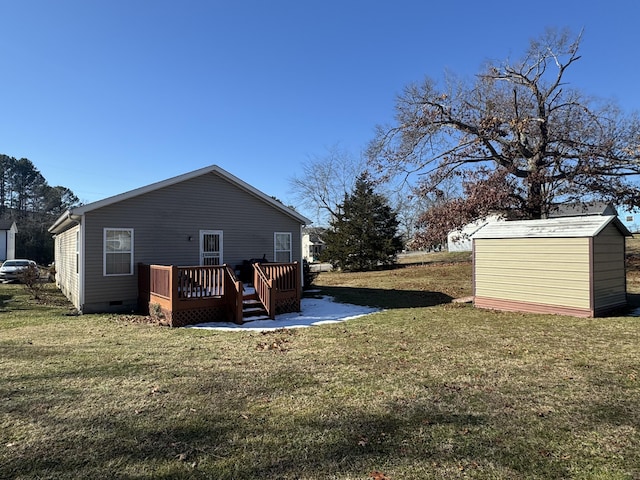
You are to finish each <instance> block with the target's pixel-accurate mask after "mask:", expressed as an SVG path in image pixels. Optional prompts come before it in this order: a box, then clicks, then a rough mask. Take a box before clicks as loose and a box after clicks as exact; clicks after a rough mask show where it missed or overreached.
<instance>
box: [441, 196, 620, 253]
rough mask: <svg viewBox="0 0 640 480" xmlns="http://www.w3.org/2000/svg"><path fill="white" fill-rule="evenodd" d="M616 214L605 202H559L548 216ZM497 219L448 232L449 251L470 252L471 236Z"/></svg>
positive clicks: (493, 216) (488, 218) (491, 217)
mask: <svg viewBox="0 0 640 480" xmlns="http://www.w3.org/2000/svg"><path fill="white" fill-rule="evenodd" d="M617 214H618V212H617V211H616V208H615V207H614V206H613V205H611V204H610V203H606V202H584V203H569V204H566V203H560V204H557V205H554V206H553V207H552V208H551V212H550V213H549V218H561V217H576V216H587V215H617ZM498 220H504V218H503V217H502V216H500V215H490V216H488V217H486V218H482V219H479V220H476V221H475V222H471V223H469V224H467V225H465V226H464V227H463V228H461V229H460V230H454V231H452V232H449V234H448V236H447V246H448V250H449V251H450V252H470V251H471V237H472V236H473V235H474V234H475V233H476V232H477V231H479V230H480V229H481V228H482V227H484V226H485V225H487V224H488V223H489V222H495V221H498ZM623 223H624V222H623Z"/></svg>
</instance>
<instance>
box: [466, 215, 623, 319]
mask: <svg viewBox="0 0 640 480" xmlns="http://www.w3.org/2000/svg"><path fill="white" fill-rule="evenodd" d="M630 235H631V234H630V233H629V231H628V230H627V229H626V228H625V226H624V225H623V224H622V222H621V221H620V220H619V219H618V217H617V216H615V215H585V216H576V217H560V218H550V219H544V220H519V221H505V222H493V223H489V224H487V225H486V226H484V227H483V228H481V229H480V230H479V231H478V232H477V233H476V234H475V235H474V236H473V290H474V304H475V306H476V307H481V308H489V309H495V310H512V311H524V312H537V313H557V314H565V315H574V316H583V317H594V316H599V315H604V314H605V313H607V312H610V311H612V310H615V309H617V308H620V307H623V306H625V305H626V303H627V298H626V271H625V268H626V267H625V239H626V237H628V236H630Z"/></svg>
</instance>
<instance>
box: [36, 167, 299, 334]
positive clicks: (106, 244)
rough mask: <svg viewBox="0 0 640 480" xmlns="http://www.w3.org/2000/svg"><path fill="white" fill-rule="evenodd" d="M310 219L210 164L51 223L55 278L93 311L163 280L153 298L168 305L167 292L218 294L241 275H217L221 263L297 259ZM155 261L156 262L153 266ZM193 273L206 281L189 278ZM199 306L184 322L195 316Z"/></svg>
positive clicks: (127, 305) (128, 304)
mask: <svg viewBox="0 0 640 480" xmlns="http://www.w3.org/2000/svg"><path fill="white" fill-rule="evenodd" d="M309 223H311V222H310V220H308V219H307V218H305V217H304V216H302V215H300V214H299V213H297V212H296V211H294V210H293V209H291V208H288V207H287V206H285V205H284V204H282V203H281V202H279V201H277V200H275V199H273V198H272V197H270V196H268V195H266V194H264V193H262V192H260V191H259V190H257V189H256V188H254V187H252V186H251V185H249V184H247V183H245V182H244V181H242V180H240V179H239V178H237V177H235V176H233V175H232V174H230V173H229V172H227V171H225V170H223V169H222V168H220V167H219V166H217V165H212V166H209V167H205V168H201V169H199V170H195V171H193V172H190V173H186V174H183V175H180V176H177V177H173V178H169V179H167V180H164V181H160V182H157V183H153V184H150V185H147V186H144V187H141V188H138V189H135V190H131V191H129V192H125V193H122V194H120V195H115V196H113V197H109V198H106V199H104V200H100V201H97V202H94V203H90V204H87V205H83V206H80V207H76V208H72V209H70V210H68V211H67V212H65V213H64V214H63V215H61V216H60V217H59V218H58V219H57V220H56V222H55V223H54V224H53V225H52V226H51V227H50V228H49V232H50V233H51V234H53V235H54V244H55V245H54V248H55V251H54V257H55V269H56V283H57V285H58V286H59V288H60V289H61V290H62V292H63V293H64V294H65V295H66V296H67V298H69V300H70V301H71V302H72V303H73V305H74V306H75V307H76V309H77V310H78V311H80V312H82V313H96V312H122V311H132V310H135V309H137V308H138V307H139V301H140V298H141V295H147V296H148V295H149V292H151V293H152V294H153V293H154V289H156V290H157V291H156V293H158V292H161V290H162V289H166V291H165V292H164V293H159V296H158V297H157V298H158V299H157V300H155V301H157V302H158V304H159V305H160V307H162V308H165V307H164V306H163V305H164V304H163V303H162V299H163V298H165V297H167V298H168V297H171V295H173V296H174V297H177V296H180V297H182V300H185V299H186V297H187V296H189V297H197V296H198V297H199V296H203V295H204V296H212V297H216V298H217V297H221V296H222V295H223V290H224V291H225V292H226V291H227V290H230V289H231V287H229V285H232V286H233V285H237V279H234V282H233V283H231V284H227V283H225V284H224V285H223V284H220V285H213V284H212V283H211V282H215V281H217V280H215V278H217V277H216V275H219V274H220V271H222V270H221V269H222V267H223V266H224V267H225V268H226V270H225V271H226V272H228V273H229V274H230V275H232V276H233V271H234V269H236V267H237V266H239V265H242V264H243V263H246V262H247V261H251V260H253V259H260V262H276V263H295V262H298V263H299V262H301V261H302V249H301V245H302V242H301V236H302V228H303V227H304V226H305V225H306V224H309ZM149 266H151V267H153V266H158V269H159V270H157V271H155V270H153V268H152V270H151V272H150V271H149ZM178 266H191V267H194V266H199V267H201V268H200V269H198V268H190V269H182V270H178ZM205 267H206V268H205ZM214 267H215V268H214ZM227 267H228V268H227ZM214 270H215V271H214ZM301 270H302V269H298V270H296V271H300V272H301ZM154 272H155V273H154ZM158 272H160V273H158ZM223 274H225V273H224V272H222V274H220V275H223ZM163 275H166V276H165V277H163ZM300 276H302V273H300ZM187 277H188V278H187ZM196 277H197V279H198V282H199V287H198V288H199V289H200V290H195V288H196V287H193V284H195V283H196V282H195V280H194V279H196ZM220 278H222V277H220ZM185 279H186V280H185ZM187 280H189V284H187V283H185V282H186V281H187ZM220 281H221V280H220ZM140 282H142V283H140ZM149 282H151V285H150V283H149ZM163 282H164V283H163ZM167 282H168V283H167ZM179 282H183V283H179ZM204 283H206V284H207V287H206V288H205V287H204V286H203V285H204ZM225 285H226V286H225ZM223 287H224V288H223ZM187 289H190V290H189V291H188V293H187ZM214 290H215V293H212V292H213V291H214ZM241 290H242V289H241ZM224 295H226V293H224ZM147 300H148V298H147ZM160 307H158V308H160ZM166 308H167V309H170V307H166ZM202 308H204V307H202ZM169 313H170V312H169ZM196 316H197V315H195V316H194V315H192V317H194V318H192V319H191V320H185V319H183V320H181V321H180V322H179V323H180V324H186V323H194V322H195V320H196V319H195V317H196ZM236 320H237V321H238V319H236Z"/></svg>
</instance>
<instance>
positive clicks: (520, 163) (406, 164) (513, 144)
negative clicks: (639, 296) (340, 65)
mask: <svg viewBox="0 0 640 480" xmlns="http://www.w3.org/2000/svg"><path fill="white" fill-rule="evenodd" d="M581 35H582V34H580V35H577V36H572V35H570V33H569V32H567V31H561V32H558V31H555V30H548V31H547V32H546V33H545V35H543V36H542V37H541V38H540V39H538V40H534V41H532V42H531V44H530V46H529V49H528V50H527V51H526V53H525V55H524V56H523V58H522V59H521V60H520V61H517V62H515V63H510V62H505V63H502V64H491V63H490V64H489V65H488V66H487V67H486V68H485V69H484V70H483V71H482V72H481V73H480V74H479V75H477V76H476V78H475V81H474V82H473V83H469V82H465V81H460V80H457V79H456V78H454V77H453V76H448V77H447V78H446V79H445V82H444V86H443V87H440V86H439V85H438V84H437V83H436V82H435V81H433V80H431V79H426V80H425V81H424V83H422V84H421V85H410V86H408V87H407V88H406V89H405V91H404V93H403V94H402V95H401V96H400V97H399V98H398V99H397V103H396V122H395V125H393V126H390V127H379V128H378V130H377V134H376V137H375V139H374V141H373V142H371V144H370V146H369V148H368V157H369V159H370V163H371V165H372V167H373V169H374V171H375V172H377V173H378V174H379V175H380V176H381V177H382V178H393V177H397V175H398V174H405V175H408V174H411V173H419V174H420V175H421V188H422V191H423V192H424V193H432V194H433V193H436V192H437V191H438V189H439V186H440V184H441V182H443V180H445V179H451V178H454V177H458V178H460V179H463V180H464V181H465V182H466V184H467V189H468V188H470V187H471V184H472V183H474V182H475V183H485V184H486V185H485V187H482V188H480V187H479V188H477V189H476V198H475V199H474V202H475V203H476V206H477V205H478V204H480V205H482V204H483V201H484V200H483V199H482V198H478V197H477V195H479V194H480V193H482V194H483V195H487V199H486V201H484V203H485V204H487V205H491V207H492V208H494V209H495V208H497V209H498V210H499V209H502V210H503V211H506V212H510V213H512V214H517V215H518V216H520V217H522V218H541V217H545V216H546V215H548V214H549V212H550V210H551V209H552V208H553V206H554V204H555V203H556V202H568V201H587V200H594V199H599V200H607V201H613V202H616V203H617V204H624V205H628V206H638V205H640V188H639V187H638V185H637V184H636V183H635V178H633V177H632V176H633V175H637V174H638V173H639V172H640V166H639V155H640V122H639V121H638V117H637V115H635V114H632V115H625V114H624V113H623V112H622V111H621V110H620V109H619V108H618V107H617V106H616V105H615V104H614V103H612V102H598V101H596V100H594V99H592V98H589V97H586V96H585V95H583V94H582V93H581V92H579V91H578V90H576V89H574V88H570V87H569V86H568V85H567V84H566V81H565V75H566V72H567V69H569V68H570V67H571V66H572V65H573V64H574V63H575V62H577V61H578V60H579V59H580V55H579V54H578V50H579V45H580V41H581ZM498 180H499V181H498ZM496 188H502V189H504V191H502V192H496V191H495V189H496ZM497 198H500V199H501V200H500V202H498V204H496V203H495V200H496V199H497ZM465 201H466V198H464V197H461V198H458V199H456V202H465ZM501 202H502V203H501ZM458 207H461V206H460V205H458ZM456 211H459V212H467V213H468V211H467V210H465V208H457V209H456ZM454 213H455V212H452V215H453V214H454ZM463 217H464V215H460V216H459V218H458V219H457V220H456V221H457V223H458V226H459V225H461V224H462V223H463V222H464V221H466V220H467V219H466V218H463ZM452 223H456V222H449V225H448V226H451V224H452ZM440 233H441V234H442V233H443V232H440Z"/></svg>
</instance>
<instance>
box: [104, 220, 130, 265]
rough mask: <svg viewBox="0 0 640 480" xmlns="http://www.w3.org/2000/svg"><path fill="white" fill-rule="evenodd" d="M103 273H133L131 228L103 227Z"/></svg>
mask: <svg viewBox="0 0 640 480" xmlns="http://www.w3.org/2000/svg"><path fill="white" fill-rule="evenodd" d="M104 274H105V275H133V229H132V228H105V229H104Z"/></svg>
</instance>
